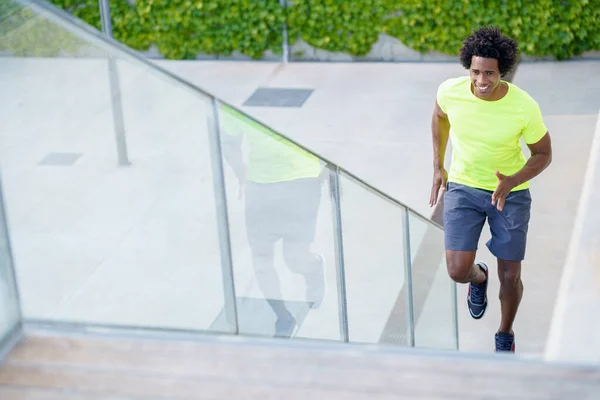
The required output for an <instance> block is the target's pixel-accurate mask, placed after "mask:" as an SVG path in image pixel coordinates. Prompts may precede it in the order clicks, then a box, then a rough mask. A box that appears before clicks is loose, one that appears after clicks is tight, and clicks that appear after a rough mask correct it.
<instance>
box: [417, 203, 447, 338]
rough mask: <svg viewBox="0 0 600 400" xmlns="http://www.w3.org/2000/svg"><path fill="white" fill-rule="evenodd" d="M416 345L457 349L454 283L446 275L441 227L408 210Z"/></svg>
mask: <svg viewBox="0 0 600 400" xmlns="http://www.w3.org/2000/svg"><path fill="white" fill-rule="evenodd" d="M409 227H410V253H411V257H410V258H411V276H412V290H411V292H412V299H413V301H412V305H413V316H414V322H415V346H416V347H423V348H432V349H457V347H458V337H457V325H456V324H457V319H456V313H455V310H456V303H455V299H456V297H455V284H454V282H452V280H451V279H450V278H449V277H448V272H447V269H446V258H445V254H444V231H442V229H440V228H439V227H437V226H435V225H433V224H432V223H431V222H430V221H427V220H424V219H423V218H421V217H419V216H417V215H415V214H414V213H412V212H409Z"/></svg>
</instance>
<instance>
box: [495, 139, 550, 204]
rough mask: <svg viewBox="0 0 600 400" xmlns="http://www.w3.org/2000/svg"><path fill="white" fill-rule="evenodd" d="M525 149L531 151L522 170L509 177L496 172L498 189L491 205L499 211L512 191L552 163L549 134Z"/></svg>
mask: <svg viewBox="0 0 600 400" xmlns="http://www.w3.org/2000/svg"><path fill="white" fill-rule="evenodd" d="M527 147H529V150H530V151H531V157H529V160H527V163H526V164H525V166H523V168H521V169H520V170H519V171H517V172H516V173H515V174H513V175H510V176H506V175H502V174H501V173H500V172H498V171H496V176H497V177H498V187H496V191H495V192H494V194H492V204H493V205H495V206H496V208H497V209H498V210H499V211H502V208H504V200H505V199H506V197H507V196H508V195H509V194H510V191H511V190H512V189H514V188H515V187H517V186H519V185H521V184H523V183H525V182H528V181H530V180H532V179H533V178H535V177H536V176H538V175H539V174H540V173H541V172H542V171H543V170H545V169H546V168H547V167H548V165H550V163H551V162H552V141H551V140H550V133H548V132H546V134H545V135H544V136H543V137H542V138H541V139H540V140H538V141H537V142H536V143H532V144H527Z"/></svg>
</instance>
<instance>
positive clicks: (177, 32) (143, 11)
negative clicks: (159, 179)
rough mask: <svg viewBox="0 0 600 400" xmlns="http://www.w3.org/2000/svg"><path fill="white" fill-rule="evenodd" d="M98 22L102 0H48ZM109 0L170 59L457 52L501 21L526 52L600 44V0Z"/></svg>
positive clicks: (123, 21) (146, 42)
mask: <svg viewBox="0 0 600 400" xmlns="http://www.w3.org/2000/svg"><path fill="white" fill-rule="evenodd" d="M51 1H52V2H53V3H54V4H56V5H57V6H59V7H61V8H63V9H65V10H67V11H69V12H71V13H72V14H74V15H75V16H77V17H78V18H81V19H83V20H84V21H86V22H88V23H89V24H91V25H93V26H95V27H96V28H100V16H99V10H98V1H97V0H51ZM288 3H289V5H288V7H286V8H282V7H281V6H280V5H279V0H136V1H135V4H134V5H130V4H129V3H128V2H127V0H110V5H111V13H112V22H113V33H114V36H115V38H116V39H117V40H120V41H122V42H124V43H125V44H127V45H129V46H131V47H133V48H135V49H137V50H148V49H149V48H150V46H151V45H154V46H155V47H157V48H158V50H159V51H160V52H161V54H163V55H164V56H165V57H166V58H169V59H192V58H195V57H196V56H197V55H198V54H199V53H206V54H213V55H225V56H227V55H231V54H232V53H234V52H239V53H242V54H245V55H247V56H249V57H252V58H256V59H258V58H261V57H263V55H264V54H265V52H266V51H271V52H273V53H275V54H280V53H281V43H282V40H283V39H282V26H283V24H284V22H285V23H286V24H287V26H288V31H289V40H290V43H291V44H293V43H295V42H296V41H297V40H298V38H302V39H303V40H304V41H305V42H307V43H308V44H310V45H312V46H314V47H316V48H320V49H324V50H328V51H332V52H342V53H348V54H351V55H354V56H364V55H366V54H367V53H368V52H369V51H370V50H371V47H372V46H373V44H374V43H375V42H376V41H377V39H378V37H379V35H380V34H381V33H386V34H388V35H390V36H393V37H396V38H398V39H399V40H400V41H402V42H403V43H404V44H405V45H407V46H408V47H410V48H413V49H415V50H417V51H419V52H428V51H437V52H441V53H445V54H457V52H458V49H459V48H460V45H461V42H462V40H463V39H464V37H465V36H466V35H468V34H469V33H470V32H471V31H472V30H473V29H475V28H477V27H479V26H482V25H495V26H499V27H500V28H502V30H503V32H504V33H506V34H508V35H509V36H511V37H514V38H515V39H517V40H519V43H520V46H521V49H522V50H523V52H525V53H526V54H528V55H532V56H538V57H544V56H553V57H555V58H557V59H567V58H570V57H572V56H576V55H579V54H581V53H583V52H585V51H588V50H600V24H599V23H598V21H600V0H571V1H565V0H536V1H530V0H497V1H487V0H462V1H461V0H456V1H434V0H429V1H423V0H288Z"/></svg>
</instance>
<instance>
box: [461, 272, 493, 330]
mask: <svg viewBox="0 0 600 400" xmlns="http://www.w3.org/2000/svg"><path fill="white" fill-rule="evenodd" d="M480 263H481V264H483V265H485V268H486V269H487V271H488V273H487V278H488V284H489V279H490V269H489V268H488V266H487V264H486V263H484V262H483V261H478V262H476V263H475V264H477V265H479V264H480ZM485 292H486V298H487V287H486V288H485ZM466 303H467V310H468V311H469V315H470V316H471V317H472V318H473V319H481V318H483V316H484V315H485V312H486V311H487V309H488V307H487V306H488V305H487V302H486V305H485V308H484V309H483V312H482V313H481V315H479V316H475V315H473V313H472V312H471V307H469V296H468V295H467V299H466Z"/></svg>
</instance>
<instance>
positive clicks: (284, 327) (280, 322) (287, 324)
mask: <svg viewBox="0 0 600 400" xmlns="http://www.w3.org/2000/svg"><path fill="white" fill-rule="evenodd" d="M295 329H296V319H295V318H294V317H292V314H289V313H288V314H287V315H282V316H280V317H278V318H277V321H276V322H275V335H274V336H275V337H287V338H289V337H291V336H292V335H293V334H294V330H295Z"/></svg>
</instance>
